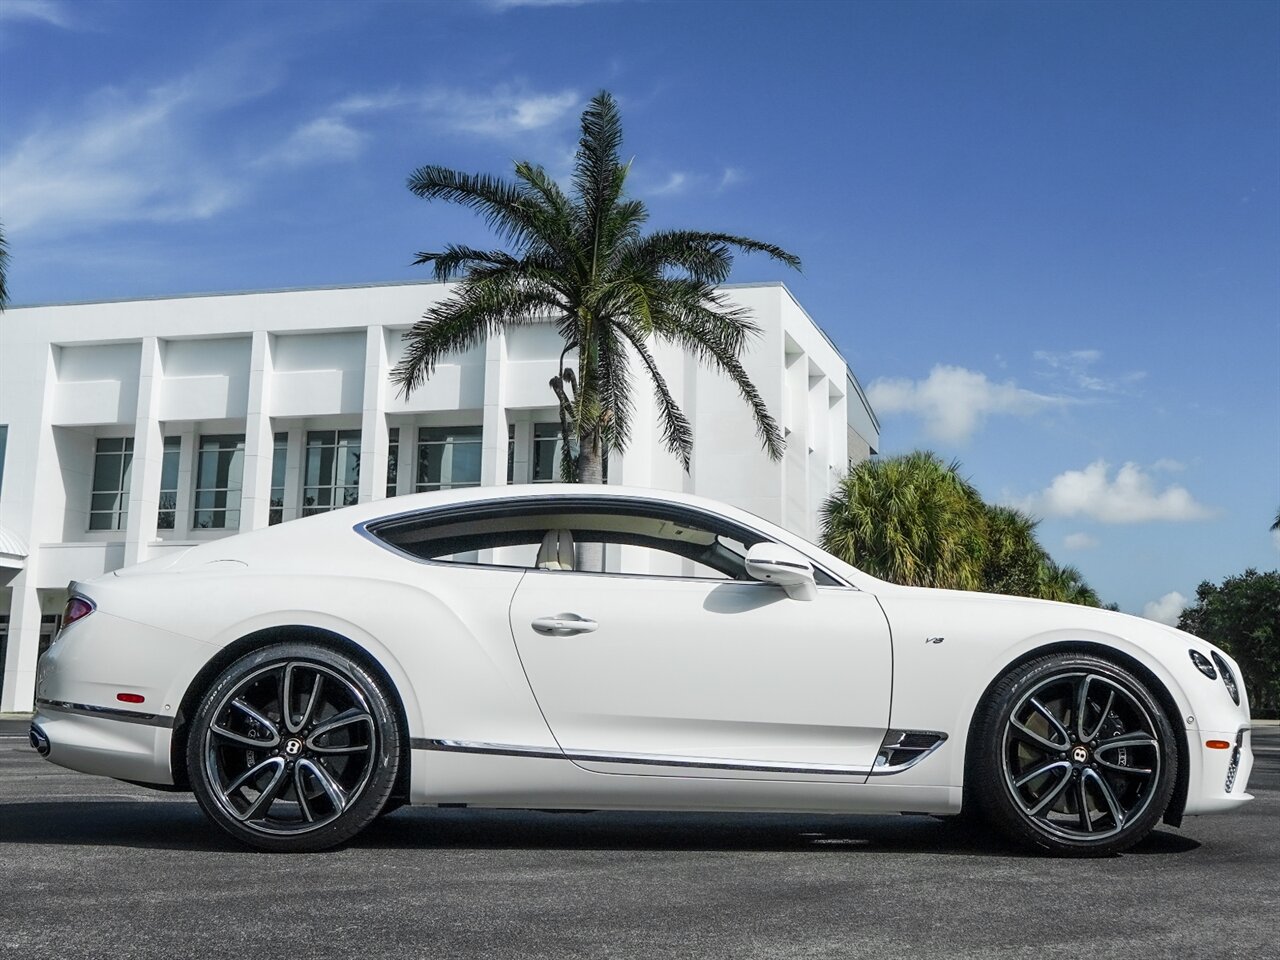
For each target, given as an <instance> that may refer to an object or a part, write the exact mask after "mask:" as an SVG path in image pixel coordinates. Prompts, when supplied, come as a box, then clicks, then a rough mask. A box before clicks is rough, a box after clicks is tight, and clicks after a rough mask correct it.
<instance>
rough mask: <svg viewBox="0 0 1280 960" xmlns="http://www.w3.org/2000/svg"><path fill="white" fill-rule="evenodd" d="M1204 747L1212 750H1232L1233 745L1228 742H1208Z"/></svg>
mask: <svg viewBox="0 0 1280 960" xmlns="http://www.w3.org/2000/svg"><path fill="white" fill-rule="evenodd" d="M1204 745H1205V746H1206V747H1208V748H1209V749H1210V750H1230V749H1231V743H1230V742H1229V741H1227V740H1206V741H1205V742H1204Z"/></svg>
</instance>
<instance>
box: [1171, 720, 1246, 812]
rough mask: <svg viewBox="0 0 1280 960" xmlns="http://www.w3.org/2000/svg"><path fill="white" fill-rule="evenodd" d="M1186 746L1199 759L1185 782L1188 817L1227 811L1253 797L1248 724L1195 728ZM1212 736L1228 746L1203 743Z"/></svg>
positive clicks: (1212, 738) (1211, 738)
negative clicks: (1189, 779)
mask: <svg viewBox="0 0 1280 960" xmlns="http://www.w3.org/2000/svg"><path fill="white" fill-rule="evenodd" d="M1192 733H1193V734H1194V735H1195V739H1193V740H1192V741H1191V742H1190V744H1189V746H1190V748H1191V749H1192V750H1194V751H1196V752H1197V754H1198V760H1199V763H1198V764H1196V763H1193V764H1192V767H1191V775H1192V781H1191V782H1190V783H1189V784H1188V788H1189V789H1188V790H1187V807H1186V810H1185V811H1183V812H1184V813H1185V814H1186V815H1187V816H1189V817H1195V816H1202V815H1204V814H1213V813H1226V812H1228V811H1230V810H1234V809H1236V808H1237V807H1239V806H1242V805H1243V804H1245V803H1248V802H1249V801H1250V800H1252V799H1253V796H1252V795H1251V794H1250V793H1249V792H1248V787H1249V775H1250V774H1251V773H1252V772H1253V748H1252V745H1251V740H1252V736H1251V733H1250V730H1249V727H1247V726H1240V727H1237V728H1236V729H1234V730H1198V731H1192ZM1211 740H1217V741H1226V742H1228V743H1230V744H1231V747H1230V748H1228V749H1225V750H1223V749H1214V748H1211V747H1208V746H1206V744H1207V743H1208V742H1209V741H1211Z"/></svg>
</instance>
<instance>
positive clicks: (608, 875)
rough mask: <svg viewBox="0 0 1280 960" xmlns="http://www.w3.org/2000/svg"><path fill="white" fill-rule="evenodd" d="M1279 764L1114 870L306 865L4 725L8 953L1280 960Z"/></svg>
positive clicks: (974, 856) (678, 824)
mask: <svg viewBox="0 0 1280 960" xmlns="http://www.w3.org/2000/svg"><path fill="white" fill-rule="evenodd" d="M1254 745H1255V752H1256V754H1257V761H1258V763H1257V767H1256V768H1255V771H1254V776H1253V778H1252V780H1251V783H1250V791H1251V792H1252V793H1254V794H1255V796H1256V797H1257V799H1256V800H1255V801H1254V802H1253V803H1251V804H1248V805H1247V806H1246V807H1244V808H1243V809H1242V810H1241V811H1239V812H1237V813H1234V814H1231V815H1228V816H1223V817H1213V818H1203V819H1188V820H1187V821H1186V823H1185V824H1184V826H1183V828H1182V829H1179V830H1174V829H1171V828H1168V827H1163V826H1162V827H1161V828H1160V829H1158V830H1157V831H1156V832H1155V833H1154V834H1152V836H1151V837H1149V838H1148V839H1147V840H1145V841H1144V842H1143V843H1142V844H1140V845H1139V846H1138V847H1137V848H1136V849H1134V850H1133V851H1131V852H1130V853H1128V854H1125V855H1123V856H1120V857H1115V858H1111V859H1107V860H1087V861H1069V860H1049V859H1042V858H1039V857H1034V856H1027V855H1023V854H1022V853H1020V852H1018V851H1015V850H1011V849H1010V848H1008V847H1006V846H1004V845H1003V844H1001V843H999V842H998V841H997V840H996V839H994V838H992V837H990V836H987V835H984V834H983V833H982V832H980V831H978V832H973V831H969V832H966V831H964V830H961V829H960V828H958V827H955V826H952V825H949V824H944V823H942V822H939V821H937V820H934V819H932V818H927V817H844V816H807V815H796V816H781V815H712V814H647V813H643V814H637V813H588V814H568V813H566V814H555V813H535V812H523V811H510V812H509V811H483V810H439V809H405V810H401V811H399V812H397V813H395V814H392V815H391V816H388V817H386V818H384V819H383V820H381V821H379V822H378V823H376V824H374V825H373V827H371V828H370V829H369V830H368V831H366V832H365V833H364V834H363V835H361V836H360V837H359V838H357V840H356V841H355V842H354V843H352V844H351V845H350V846H348V847H347V848H345V849H342V850H338V851H333V852H329V853H321V854H308V855H295V856H281V855H270V854H261V853H255V852H252V851H248V850H246V849H243V848H241V847H239V846H237V845H236V844H235V843H233V842H232V841H231V840H229V839H227V838H225V837H224V836H223V835H222V834H221V833H220V832H219V831H218V830H217V829H216V828H215V827H214V826H213V825H212V824H211V823H209V822H208V821H207V820H206V819H205V818H204V816H203V815H202V814H201V813H200V811H199V809H198V808H197V807H196V805H195V803H194V801H192V800H191V799H190V797H188V796H185V795H181V794H165V793H158V792H153V791H150V790H146V789H143V788H139V787H133V786H129V785H127V784H123V783H117V782H115V781H111V780H105V779H101V778H96V777H88V776H82V775H80V774H75V773H71V772H69V771H65V770H62V769H61V768H59V767H55V766H53V765H51V764H49V763H47V762H45V761H43V760H41V759H40V758H39V757H38V756H37V755H36V754H35V752H34V751H33V750H31V749H30V747H28V746H27V744H26V741H25V724H23V723H21V722H18V721H0V891H3V894H2V896H0V957H4V958H8V957H23V958H26V957H32V958H36V957H58V958H61V960H74V958H80V957H86V958H87V957H94V958H106V957H110V958H128V957H166V958H183V957H237V958H255V957H273V958H274V957H278V958H284V960H304V958H311V957H325V958H330V957H358V958H361V960H366V958H378V957H396V958H410V957H441V958H444V957H448V958H470V957H476V958H479V957H484V958H493V957H496V958H506V957H534V958H543V957H545V958H574V957H609V958H631V957H733V958H741V957H778V958H787V957H806V958H812V957H921V958H954V957H980V958H983V960H989V958H1001V957H1036V958H1041V960H1047V958H1055V957H1062V958H1067V957H1070V958H1073V960H1074V958H1080V957H1088V958H1091V960H1092V958H1097V960H1100V958H1108V957H1117V958H1125V960H1134V958H1141V960H1148V958H1153V957H1178V958H1188V960H1190V958H1202V957H1233V958H1254V957H1268V956H1276V955H1277V954H1276V943H1277V942H1280V895H1278V894H1277V884H1278V883H1280V728H1276V727H1269V728H1262V729H1259V730H1257V731H1256V732H1255V739H1254Z"/></svg>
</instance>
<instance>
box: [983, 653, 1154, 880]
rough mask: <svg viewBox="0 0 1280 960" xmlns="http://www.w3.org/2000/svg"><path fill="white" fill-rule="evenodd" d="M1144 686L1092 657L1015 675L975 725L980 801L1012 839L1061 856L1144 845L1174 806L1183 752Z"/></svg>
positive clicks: (1071, 656) (1056, 660)
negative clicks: (1180, 756) (1171, 799)
mask: <svg viewBox="0 0 1280 960" xmlns="http://www.w3.org/2000/svg"><path fill="white" fill-rule="evenodd" d="M1174 737H1175V734H1174V731H1173V728H1172V726H1171V725H1170V723H1169V719H1168V717H1166V716H1165V712H1164V710H1163V709H1161V707H1160V704H1159V703H1158V702H1157V700H1156V699H1155V697H1154V696H1152V694H1151V691H1150V690H1149V689H1148V688H1147V686H1146V685H1145V684H1144V683H1143V682H1142V681H1141V680H1139V679H1138V678H1137V677H1135V676H1134V675H1133V674H1132V673H1130V672H1129V671H1128V670H1125V669H1123V668H1122V667H1120V666H1119V665H1117V664H1115V663H1112V662H1110V661H1108V660H1104V659H1102V658H1100V657H1096V656H1092V655H1088V654H1076V653H1067V654H1054V655H1049V656H1045V657H1041V658H1039V659H1036V660H1032V661H1030V662H1029V663H1025V664H1023V665H1021V666H1020V667H1017V668H1015V669H1014V670H1012V671H1010V673H1009V674H1007V675H1006V676H1005V677H1004V678H1002V679H1001V680H1000V682H999V683H998V684H996V686H995V688H994V690H993V691H992V694H991V696H990V698H989V699H988V700H987V703H986V705H985V708H984V709H983V710H982V711H981V713H980V716H979V718H978V728H977V735H976V737H975V739H974V741H973V747H974V749H975V750H976V751H977V753H976V755H975V757H974V764H973V773H974V775H975V777H976V782H975V784H974V786H975V788H976V789H975V791H974V794H975V796H976V797H977V799H978V800H979V801H980V803H981V805H982V809H983V812H984V813H985V814H986V815H987V817H988V818H989V819H990V820H991V821H992V822H993V823H994V824H995V825H996V826H998V827H1000V828H1002V829H1003V830H1004V831H1005V832H1006V833H1008V834H1009V835H1010V836H1011V837H1013V838H1014V839H1015V840H1017V841H1019V842H1021V843H1023V844H1025V845H1029V846H1031V847H1034V848H1036V849H1039V850H1041V851H1045V852H1049V853H1054V854H1058V855H1060V856H1085V857H1088V856H1105V855H1109V854H1114V853H1118V852H1120V851H1121V850H1125V849H1127V848H1128V847H1131V846H1132V845H1133V844H1135V843H1137V842H1138V841H1139V840H1141V839H1142V838H1143V837H1145V836H1146V835H1147V834H1148V833H1149V832H1150V831H1151V830H1152V829H1153V828H1154V827H1155V825H1156V824H1157V823H1158V822H1159V820H1160V818H1161V816H1163V814H1164V810H1165V807H1166V806H1168V803H1169V798H1170V796H1171V795H1172V793H1173V787H1174V783H1175V781H1176V779H1177V766H1178V751H1177V746H1176V743H1175V740H1174Z"/></svg>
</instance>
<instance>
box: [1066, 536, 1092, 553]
mask: <svg viewBox="0 0 1280 960" xmlns="http://www.w3.org/2000/svg"><path fill="white" fill-rule="evenodd" d="M1062 545H1063V546H1065V547H1066V548H1067V549H1068V550H1092V549H1093V548H1094V547H1096V546H1097V545H1098V538H1097V537H1092V536H1090V535H1089V534H1087V533H1068V534H1067V535H1066V536H1065V537H1064V538H1063V539H1062Z"/></svg>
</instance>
